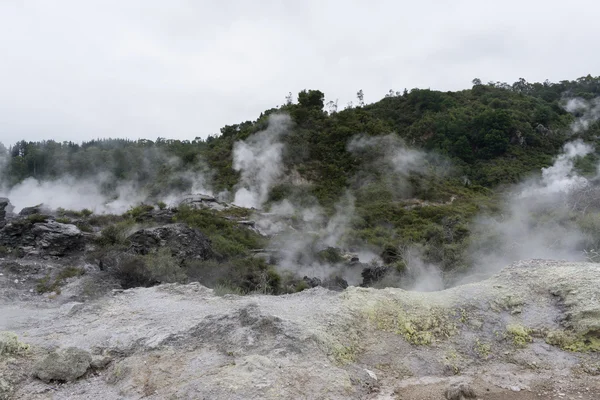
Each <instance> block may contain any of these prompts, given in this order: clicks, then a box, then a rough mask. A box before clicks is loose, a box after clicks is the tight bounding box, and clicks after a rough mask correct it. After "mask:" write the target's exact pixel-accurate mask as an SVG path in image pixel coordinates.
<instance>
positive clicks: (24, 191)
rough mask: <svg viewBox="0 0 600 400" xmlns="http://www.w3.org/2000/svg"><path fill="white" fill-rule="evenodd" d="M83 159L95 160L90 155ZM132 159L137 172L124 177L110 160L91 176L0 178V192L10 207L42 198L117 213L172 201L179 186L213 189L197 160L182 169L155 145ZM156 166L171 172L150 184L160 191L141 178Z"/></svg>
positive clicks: (53, 205) (54, 205)
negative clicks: (10, 183) (192, 167)
mask: <svg viewBox="0 0 600 400" xmlns="http://www.w3.org/2000/svg"><path fill="white" fill-rule="evenodd" d="M2 149H3V148H0V177H6V170H5V168H6V165H7V162H8V161H9V158H8V155H7V154H6V151H4V152H3V151H2ZM82 153H83V152H82ZM88 161H89V162H90V163H93V164H95V159H94V158H93V156H90V159H89V160H88ZM96 161H97V160H96ZM128 161H129V160H128ZM52 162H53V164H52V167H53V168H54V169H55V170H58V171H61V170H65V168H64V165H62V164H61V163H62V162H64V160H61V159H60V158H58V159H54V160H52ZM133 162H139V165H140V166H139V168H138V170H137V173H136V174H134V175H133V176H132V177H131V178H130V179H127V180H120V179H118V178H117V177H116V176H115V175H114V174H113V172H112V171H113V169H114V168H115V165H113V164H112V163H110V162H109V163H104V164H102V165H99V166H98V167H97V168H95V169H94V171H95V172H94V174H93V175H91V176H85V175H82V176H73V175H69V174H63V175H62V176H60V177H59V178H56V179H48V180H39V179H35V178H33V177H29V178H26V179H24V180H23V181H21V182H20V183H18V184H16V185H14V186H12V187H8V186H7V185H6V184H3V183H2V182H1V181H0V197H7V198H9V199H10V201H11V203H12V205H14V206H15V210H14V211H15V212H19V211H20V210H21V209H22V208H24V207H30V206H34V205H39V204H43V205H44V206H45V207H46V208H48V209H50V210H55V209H58V208H63V209H67V210H82V209H89V210H91V211H93V212H94V213H96V214H121V213H123V212H125V211H127V210H128V209H129V208H131V207H132V206H136V205H139V204H141V203H154V202H158V201H164V202H165V203H167V204H175V203H177V200H178V199H180V197H181V195H182V193H183V192H189V191H192V192H200V193H206V194H212V191H211V190H210V179H211V176H212V175H211V174H210V171H208V168H207V167H206V166H205V165H203V164H202V163H199V164H198V165H196V167H195V170H194V171H192V170H186V171H184V170H183V169H182V162H181V160H180V159H179V158H177V157H174V156H169V155H166V154H164V153H163V152H162V151H161V150H160V149H157V148H146V149H143V151H142V152H141V154H140V158H139V159H137V160H134V161H133ZM161 168H166V169H169V170H170V171H176V172H174V173H173V174H172V175H169V176H168V179H167V180H166V181H164V182H163V183H164V185H161V186H156V187H155V188H154V189H153V191H156V189H159V190H160V192H159V193H151V192H150V191H149V190H148V188H147V187H146V186H145V185H146V184H145V183H144V182H149V183H154V182H156V180H157V179H158V176H159V170H160V169H161ZM131 169H133V168H131Z"/></svg>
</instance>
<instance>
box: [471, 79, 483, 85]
mask: <svg viewBox="0 0 600 400" xmlns="http://www.w3.org/2000/svg"><path fill="white" fill-rule="evenodd" d="M471 83H473V86H479V85H481V79H479V78H475V79H473V80H472V81H471Z"/></svg>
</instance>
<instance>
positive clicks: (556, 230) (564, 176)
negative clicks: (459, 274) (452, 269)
mask: <svg viewBox="0 0 600 400" xmlns="http://www.w3.org/2000/svg"><path fill="white" fill-rule="evenodd" d="M593 150H594V149H593V148H592V146H590V145H588V144H585V143H583V142H582V141H581V140H576V141H574V142H569V143H567V144H565V146H564V149H563V152H562V153H561V154H560V155H559V156H558V157H557V158H556V160H555V162H554V164H553V165H552V166H550V167H548V168H544V169H542V174H541V177H540V178H538V179H531V180H529V181H526V182H525V183H522V184H520V185H518V186H516V187H515V188H514V189H513V190H512V191H511V192H510V193H509V194H508V195H507V196H506V198H505V203H504V204H505V206H504V211H503V214H502V217H501V218H500V219H496V218H491V217H479V218H478V219H477V220H476V221H475V223H474V225H473V237H474V238H479V240H477V241H475V242H474V243H473V245H472V247H471V249H470V253H471V256H472V257H473V260H474V261H475V265H476V268H475V271H474V272H475V273H482V274H483V275H484V276H485V275H489V274H490V273H494V272H497V271H498V270H500V269H501V268H503V267H504V266H506V265H508V264H510V263H511V262H514V261H518V260H522V259H531V258H546V259H564V260H571V261H581V260H584V259H585V258H586V255H585V252H584V251H585V250H593V249H592V248H591V247H590V246H594V243H593V242H592V241H591V238H590V236H589V234H588V233H586V232H584V231H583V230H582V228H581V226H580V225H579V224H578V223H577V220H576V217H577V215H578V213H579V216H582V214H581V213H582V212H585V210H584V209H582V208H581V207H579V206H580V205H581V204H582V198H581V197H584V198H585V201H589V200H591V198H590V196H595V195H597V194H598V192H597V191H596V188H595V185H594V184H593V183H592V182H591V181H590V180H588V179H586V178H584V177H582V176H579V175H578V174H577V173H576V172H575V168H574V161H575V160H576V159H577V158H578V157H583V156H585V155H587V154H590V153H591V152H593ZM471 278H472V277H471ZM471 278H468V279H471Z"/></svg>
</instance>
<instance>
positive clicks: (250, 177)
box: [233, 114, 292, 208]
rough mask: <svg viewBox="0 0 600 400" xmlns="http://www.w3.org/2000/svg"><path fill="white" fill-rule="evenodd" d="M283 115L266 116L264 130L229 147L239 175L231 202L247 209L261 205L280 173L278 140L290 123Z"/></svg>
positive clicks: (281, 146)
mask: <svg viewBox="0 0 600 400" xmlns="http://www.w3.org/2000/svg"><path fill="white" fill-rule="evenodd" d="M291 122H292V120H291V118H290V117H289V116H288V115H284V114H274V115H271V116H270V117H269V126H268V128H267V129H266V130H264V131H262V132H258V133H256V134H254V135H252V136H250V137H249V138H248V139H247V140H245V141H240V142H237V143H235V144H234V146H233V169H234V170H236V171H239V172H240V174H241V177H240V182H239V183H238V185H237V190H236V192H235V196H234V201H233V203H234V204H236V205H238V206H241V207H247V208H261V207H262V206H263V204H264V203H265V202H266V200H267V198H268V196H269V190H270V189H271V188H272V187H273V185H274V184H275V183H276V182H277V180H278V179H279V178H280V177H281V176H282V174H283V149H284V145H283V143H281V141H280V139H281V138H282V136H283V135H284V134H286V133H287V131H288V130H289V128H290V126H291Z"/></svg>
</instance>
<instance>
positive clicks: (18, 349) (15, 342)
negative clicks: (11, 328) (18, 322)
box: [0, 332, 29, 359]
mask: <svg viewBox="0 0 600 400" xmlns="http://www.w3.org/2000/svg"><path fill="white" fill-rule="evenodd" d="M28 350H29V345H28V344H25V343H23V342H21V341H19V338H18V337H17V335H15V334H14V333H12V332H0V359H2V358H3V357H9V356H19V355H24V354H25V353H27V351H28Z"/></svg>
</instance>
